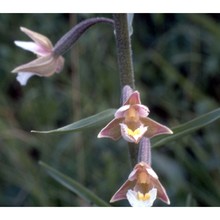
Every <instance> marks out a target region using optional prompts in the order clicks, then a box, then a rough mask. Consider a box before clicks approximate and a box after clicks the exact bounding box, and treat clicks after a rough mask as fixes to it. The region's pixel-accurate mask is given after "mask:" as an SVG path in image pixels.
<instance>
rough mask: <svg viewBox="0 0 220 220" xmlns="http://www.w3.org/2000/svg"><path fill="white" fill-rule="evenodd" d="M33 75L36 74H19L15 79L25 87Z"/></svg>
mask: <svg viewBox="0 0 220 220" xmlns="http://www.w3.org/2000/svg"><path fill="white" fill-rule="evenodd" d="M33 75H36V74H35V73H30V72H19V73H18V75H17V77H16V79H17V81H18V82H19V83H20V84H21V85H22V86H25V85H26V84H27V81H28V79H29V78H30V77H31V76H33Z"/></svg>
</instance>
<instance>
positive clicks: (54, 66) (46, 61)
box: [12, 27, 64, 85]
mask: <svg viewBox="0 0 220 220" xmlns="http://www.w3.org/2000/svg"><path fill="white" fill-rule="evenodd" d="M20 29H21V31H23V32H24V33H25V34H26V35H28V36H29V37H30V38H31V39H32V40H33V42H26V41H15V44H16V45H17V46H19V47H21V48H23V49H25V50H29V51H31V52H33V53H35V54H36V55H37V59H35V60H33V61H31V62H29V63H26V64H23V65H21V66H18V67H17V68H15V69H14V70H12V72H13V73H18V75H17V80H18V81H19V82H20V84H21V85H26V83H27V81H28V79H29V78H30V77H31V76H33V75H37V76H43V77H49V76H51V75H53V74H54V73H55V72H56V73H59V72H60V71H61V70H62V68H63V65H64V58H63V57H62V56H59V55H56V54H55V53H53V45H52V43H51V41H50V40H49V39H48V38H47V37H45V36H43V35H41V34H39V33H36V32H34V31H31V30H29V29H27V28H24V27H21V28H20Z"/></svg>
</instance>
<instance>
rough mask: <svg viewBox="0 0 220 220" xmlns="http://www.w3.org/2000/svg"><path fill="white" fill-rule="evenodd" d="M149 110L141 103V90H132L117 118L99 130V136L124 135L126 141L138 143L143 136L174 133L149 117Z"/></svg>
mask: <svg viewBox="0 0 220 220" xmlns="http://www.w3.org/2000/svg"><path fill="white" fill-rule="evenodd" d="M149 112H150V111H149V109H148V107H147V106H145V105H142V104H141V101H140V94H139V92H138V91H134V92H132V93H131V94H130V96H129V97H128V99H127V100H126V101H125V103H124V104H123V106H122V107H120V108H119V109H118V110H117V111H116V113H115V118H114V119H113V120H112V121H110V122H109V123H108V124H107V125H106V126H105V127H104V128H103V129H102V130H101V131H100V132H99V134H98V138H103V137H107V138H111V139H113V140H118V139H119V138H120V137H121V136H122V137H123V138H124V139H125V140H126V141H128V142H134V143H136V144H137V143H139V141H140V140H141V138H142V137H143V136H145V137H147V138H152V137H154V136H156V135H159V134H172V133H173V132H172V131H171V130H170V129H169V128H168V127H166V126H164V125H162V124H159V123H158V122H156V121H154V120H152V119H150V118H149V117H147V116H148V115H149Z"/></svg>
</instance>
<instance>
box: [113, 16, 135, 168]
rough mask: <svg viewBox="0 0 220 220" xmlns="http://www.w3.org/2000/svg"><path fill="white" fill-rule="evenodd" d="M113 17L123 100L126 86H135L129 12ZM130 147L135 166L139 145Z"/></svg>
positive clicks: (130, 144) (130, 145)
mask: <svg viewBox="0 0 220 220" xmlns="http://www.w3.org/2000/svg"><path fill="white" fill-rule="evenodd" d="M113 18H114V23H115V38H116V46H117V56H118V66H119V74H120V84H121V91H122V95H121V100H123V88H124V86H126V85H128V86H130V87H131V88H132V89H134V88H135V84H134V70H133V63H132V52H131V40H130V36H129V33H128V22H127V14H114V15H113ZM128 148H129V154H130V160H131V164H132V166H135V164H136V163H137V157H138V146H137V144H134V143H128Z"/></svg>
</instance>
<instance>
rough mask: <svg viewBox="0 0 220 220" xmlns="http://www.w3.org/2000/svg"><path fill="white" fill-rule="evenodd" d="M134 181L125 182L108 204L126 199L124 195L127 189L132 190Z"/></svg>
mask: <svg viewBox="0 0 220 220" xmlns="http://www.w3.org/2000/svg"><path fill="white" fill-rule="evenodd" d="M134 186H135V181H129V180H127V181H126V182H125V183H124V184H123V185H122V186H121V187H120V188H119V190H118V191H117V192H116V193H115V194H114V195H113V196H112V198H111V200H110V202H116V201H119V200H123V199H126V194H127V192H128V190H129V189H132V188H134Z"/></svg>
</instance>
